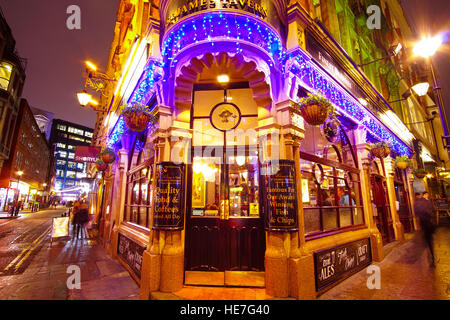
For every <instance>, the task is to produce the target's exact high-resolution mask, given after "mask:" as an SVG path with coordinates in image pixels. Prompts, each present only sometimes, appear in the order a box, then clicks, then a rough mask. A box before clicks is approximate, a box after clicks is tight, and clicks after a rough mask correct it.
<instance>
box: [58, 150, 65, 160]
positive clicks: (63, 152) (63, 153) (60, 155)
mask: <svg viewBox="0 0 450 320" xmlns="http://www.w3.org/2000/svg"><path fill="white" fill-rule="evenodd" d="M58 153H59V157H60V158H67V152H66V151H58Z"/></svg>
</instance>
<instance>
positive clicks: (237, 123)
mask: <svg viewBox="0 0 450 320" xmlns="http://www.w3.org/2000/svg"><path fill="white" fill-rule="evenodd" d="M257 118H258V114H257V105H256V103H255V102H254V100H253V96H252V91H251V89H250V88H249V87H248V83H239V84H233V85H232V86H227V87H223V86H221V87H217V86H216V85H196V86H195V87H194V93H193V105H192V110H191V128H192V129H193V139H192V147H191V150H190V159H191V162H190V165H189V166H188V185H187V191H188V197H187V199H188V201H187V208H188V210H187V213H186V243H185V244H186V247H185V284H189V285H217V286H255V287H263V286H264V252H265V231H264V222H263V221H264V220H263V217H262V210H261V206H260V200H261V199H260V197H259V195H260V174H259V170H260V161H259V156H258V150H257V146H258V138H257V135H256V131H255V130H254V129H255V128H256V127H257Z"/></svg>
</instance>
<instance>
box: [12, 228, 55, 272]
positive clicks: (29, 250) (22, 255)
mask: <svg viewBox="0 0 450 320" xmlns="http://www.w3.org/2000/svg"><path fill="white" fill-rule="evenodd" d="M51 228H52V227H51V226H50V227H48V228H47V229H46V230H45V231H44V232H43V233H42V234H41V235H40V236H39V237H37V238H36V239H35V240H34V241H33V242H32V243H31V245H30V246H29V247H27V248H25V249H23V250H22V252H21V253H20V254H19V255H18V256H17V257H16V258H15V259H14V260H13V261H11V263H10V264H9V265H8V266H7V267H6V268H5V269H3V273H4V272H6V271H8V270H9V269H10V268H11V267H12V266H14V265H15V264H16V263H17V265H16V266H15V267H14V269H16V270H17V269H18V268H19V267H20V265H21V264H22V263H23V262H24V261H25V260H26V258H27V257H28V256H29V255H30V254H31V253H32V252H33V251H34V250H35V249H36V248H37V247H38V246H39V244H41V242H42V241H43V240H44V239H45V236H46V235H47V234H48V233H49V232H50V230H51ZM19 260H20V261H19Z"/></svg>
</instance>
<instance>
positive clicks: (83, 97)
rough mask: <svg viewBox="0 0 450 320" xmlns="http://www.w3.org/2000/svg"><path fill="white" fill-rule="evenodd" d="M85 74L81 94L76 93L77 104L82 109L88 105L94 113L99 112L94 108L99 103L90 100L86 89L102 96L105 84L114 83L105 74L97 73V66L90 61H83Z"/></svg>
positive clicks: (113, 80) (90, 97)
mask: <svg viewBox="0 0 450 320" xmlns="http://www.w3.org/2000/svg"><path fill="white" fill-rule="evenodd" d="M84 63H85V66H86V73H85V81H84V88H83V91H82V92H78V93H77V98H78V102H79V103H80V105H81V106H82V107H85V106H87V105H90V107H92V108H93V109H94V110H95V111H101V110H100V109H99V108H96V107H97V106H98V105H99V103H98V101H96V100H94V99H93V98H92V95H91V94H90V93H88V92H87V88H91V89H93V90H95V91H98V92H100V93H101V94H104V91H105V88H106V85H107V82H115V81H116V80H115V79H111V78H109V77H108V76H107V75H106V74H104V73H101V72H99V71H98V70H97V69H98V68H97V66H96V65H95V64H93V63H92V62H91V61H85V62H84Z"/></svg>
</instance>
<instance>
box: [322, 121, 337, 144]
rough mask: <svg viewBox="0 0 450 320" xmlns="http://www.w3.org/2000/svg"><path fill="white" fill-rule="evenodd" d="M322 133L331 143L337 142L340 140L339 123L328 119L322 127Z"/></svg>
mask: <svg viewBox="0 0 450 320" xmlns="http://www.w3.org/2000/svg"><path fill="white" fill-rule="evenodd" d="M320 131H321V133H322V135H323V136H324V137H325V139H327V140H328V141H329V142H337V141H338V140H339V138H340V128H339V123H338V122H337V120H336V119H326V120H325V122H324V123H323V124H322V125H321V126H320Z"/></svg>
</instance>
